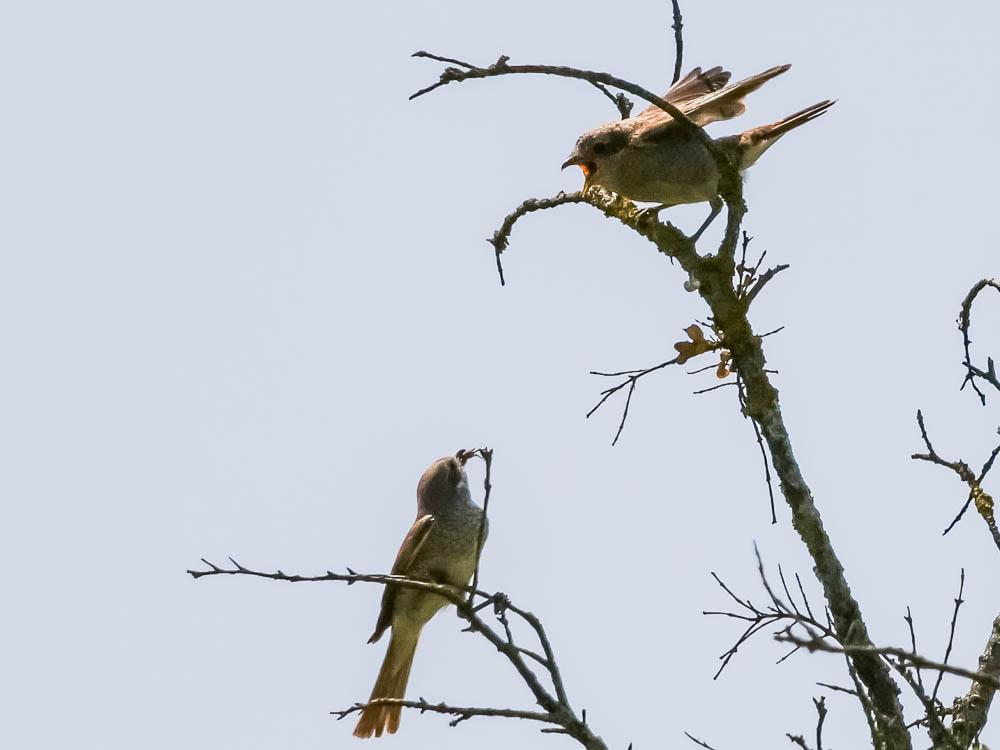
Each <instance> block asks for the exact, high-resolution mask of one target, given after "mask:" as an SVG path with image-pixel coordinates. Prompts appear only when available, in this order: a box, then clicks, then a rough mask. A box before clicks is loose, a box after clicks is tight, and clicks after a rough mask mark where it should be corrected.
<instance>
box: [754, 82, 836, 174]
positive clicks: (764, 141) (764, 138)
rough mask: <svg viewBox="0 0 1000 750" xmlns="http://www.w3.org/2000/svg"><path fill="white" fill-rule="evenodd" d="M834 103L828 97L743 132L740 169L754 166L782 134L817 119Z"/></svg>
mask: <svg viewBox="0 0 1000 750" xmlns="http://www.w3.org/2000/svg"><path fill="white" fill-rule="evenodd" d="M834 104H835V102H834V101H831V100H829V99H827V100H825V101H822V102H818V103H817V104H813V105H812V106H811V107H806V108H805V109H803V110H800V111H798V112H796V113H795V114H792V115H788V117H785V118H783V119H781V120H778V121H777V122H772V123H771V124H770V125H761V126H760V127H759V128H754V129H753V130H748V131H746V132H745V133H743V134H741V135H740V136H739V140H740V147H741V150H742V152H743V157H742V159H741V163H740V169H746V168H747V167H750V166H752V165H753V163H754V162H756V161H757V159H759V158H760V156H761V154H763V153H764V152H765V151H767V150H768V149H769V148H770V147H771V145H772V144H774V142H775V141H777V140H778V139H779V138H781V136H783V135H784V134H785V133H787V132H788V131H789V130H794V129H795V128H797V127H799V126H800V125H805V124H806V123H807V122H810V121H811V120H815V119H816V118H817V117H819V116H820V115H822V114H823V113H824V112H826V111H827V110H828V109H830V107H832V106H833V105H834Z"/></svg>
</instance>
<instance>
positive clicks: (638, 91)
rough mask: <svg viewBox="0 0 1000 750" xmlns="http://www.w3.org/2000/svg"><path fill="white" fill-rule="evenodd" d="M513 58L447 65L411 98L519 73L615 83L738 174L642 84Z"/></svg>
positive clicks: (436, 57) (676, 111)
mask: <svg viewBox="0 0 1000 750" xmlns="http://www.w3.org/2000/svg"><path fill="white" fill-rule="evenodd" d="M413 57H425V58H429V59H431V60H437V61H439V62H451V60H449V59H448V58H443V57H441V56H439V55H434V54H431V53H430V52H424V51H419V52H414V53H413ZM509 60H510V58H509V57H507V56H506V55H501V56H500V57H499V58H498V59H497V61H496V62H495V63H493V64H492V65H490V66H489V67H485V68H481V67H476V66H470V65H467V64H465V63H461V65H462V66H463V68H464V69H462V68H445V69H444V71H442V73H441V76H440V78H439V79H438V81H437V83H434V84H432V85H430V86H427V87H426V88H422V89H420V90H419V91H416V92H414V93H413V94H411V95H410V99H411V100H412V99H416V98H418V97H421V96H423V95H424V94H429V93H430V92H431V91H434V90H435V89H438V88H440V87H441V86H445V85H447V84H449V83H460V82H462V81H469V80H474V79H480V78H494V77H496V76H504V75H516V74H528V75H552V76H559V77H561V78H575V79H577V80H581V81H588V82H590V83H591V84H603V85H605V86H612V87H614V88H616V89H620V90H622V91H627V92H628V93H630V94H633V95H634V96H638V97H640V98H642V99H645V100H646V101H647V102H649V103H650V104H654V105H656V106H657V107H659V108H660V109H662V110H663V111H664V112H666V113H667V114H668V115H670V116H671V117H672V118H674V120H676V121H677V124H678V126H680V127H681V128H682V129H683V130H684V131H685V132H686V133H687V134H688V135H691V136H693V137H695V138H697V139H698V140H699V141H701V143H702V145H704V146H705V148H706V149H708V151H709V153H711V154H712V156H713V157H715V158H716V160H717V162H718V163H719V167H720V170H722V171H724V173H726V172H728V173H730V174H731V176H732V177H735V171H736V170H735V168H734V166H733V165H730V164H729V162H728V160H727V159H726V157H725V156H724V155H723V154H722V153H721V152H720V151H719V149H718V148H716V146H715V143H714V142H713V141H712V139H711V138H709V136H708V135H707V134H706V133H705V131H704V130H702V129H701V128H700V127H699V126H698V125H696V124H695V123H693V122H692V121H691V120H690V119H689V118H688V117H687V115H685V114H684V113H683V112H681V111H680V110H679V109H678V108H677V107H675V106H674V105H673V104H671V103H670V102H668V101H666V100H665V99H662V98H661V97H659V96H657V95H656V94H654V93H653V92H652V91H649V90H647V89H644V88H643V87H642V86H638V85H637V84H634V83H632V82H631V81H626V80H624V79H622V78H616V77H615V76H612V75H609V74H607V73H601V72H598V71H595V70H581V69H580V68H571V67H568V66H565V65H510V64H508V62H509Z"/></svg>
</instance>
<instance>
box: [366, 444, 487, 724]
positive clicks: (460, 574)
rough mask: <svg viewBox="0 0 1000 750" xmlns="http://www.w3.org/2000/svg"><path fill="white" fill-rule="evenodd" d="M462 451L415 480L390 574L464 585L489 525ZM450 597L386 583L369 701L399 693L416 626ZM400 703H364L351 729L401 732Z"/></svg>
mask: <svg viewBox="0 0 1000 750" xmlns="http://www.w3.org/2000/svg"><path fill="white" fill-rule="evenodd" d="M467 458H468V454H467V453H465V452H464V451H460V452H459V454H458V456H448V457H446V458H441V459H438V460H437V461H435V462H434V463H433V464H431V465H430V467H429V468H428V469H427V471H425V472H424V473H423V476H421V477H420V482H419V484H418V485H417V518H416V520H415V521H414V522H413V526H412V527H411V528H410V530H409V532H408V533H407V534H406V538H405V539H404V540H403V544H402V545H401V546H400V548H399V552H398V554H397V555H396V562H394V563H393V565H392V574H393V575H399V576H405V577H407V578H417V579H421V580H426V581H432V582H434V583H444V584H448V585H450V586H457V587H463V586H467V585H468V583H469V579H470V578H471V577H472V574H473V572H474V571H475V568H476V561H477V558H478V555H479V543H480V534H482V535H483V537H482V538H483V539H484V540H485V535H486V531H487V528H486V527H485V526H484V525H483V524H485V523H486V520H485V518H484V517H483V509H482V508H480V507H479V506H478V505H476V503H475V502H473V500H472V494H471V493H470V491H469V478H468V475H466V473H465V469H464V468H463V466H464V463H465V461H466V459H467ZM447 603H448V601H447V600H446V599H445V598H443V597H441V596H439V595H438V594H432V593H429V592H427V591H420V590H418V589H413V588H403V587H399V586H393V585H392V584H388V585H387V586H386V587H385V591H384V593H383V594H382V607H381V609H380V611H379V614H378V622H377V623H376V624H375V632H374V633H372V636H371V638H369V639H368V642H369V643H375V641H377V640H378V639H379V638H381V637H382V634H383V633H385V631H386V630H387V629H389V628H392V636H391V637H390V639H389V648H388V649H386V652H385V659H384V660H383V662H382V669H381V670H379V673H378V679H377V680H376V681H375V687H374V688H373V689H372V693H371V698H369V702H370V701H372V700H375V699H378V698H402V697H403V696H404V694H405V692H406V683H407V680H408V679H409V677H410V665H411V664H412V663H413V654H414V652H415V651H416V648H417V641H418V640H419V639H420V631H421V630H422V629H423V627H424V625H426V624H427V621H428V620H430V619H431V618H432V617H433V616H434V615H435V614H436V613H437V611H438V610H439V609H441V608H442V607H443V606H445V605H446V604H447ZM401 710H402V709H401V707H400V706H378V705H376V706H366V707H365V708H364V709H362V711H361V718H360V719H358V723H357V726H355V728H354V736H355V737H371V736H372V735H373V734H374V735H375V736H376V737H381V736H382V733H383V731H387V732H389V734H392V733H394V732H395V731H396V730H397V729H399V718H400V713H401Z"/></svg>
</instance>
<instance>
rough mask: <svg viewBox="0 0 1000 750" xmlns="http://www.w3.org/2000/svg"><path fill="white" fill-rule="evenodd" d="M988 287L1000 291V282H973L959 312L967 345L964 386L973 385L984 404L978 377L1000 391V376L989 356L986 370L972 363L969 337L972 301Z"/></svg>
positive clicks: (963, 343)
mask: <svg viewBox="0 0 1000 750" xmlns="http://www.w3.org/2000/svg"><path fill="white" fill-rule="evenodd" d="M987 287H990V288H993V289H995V290H997V291H998V292H1000V284H998V283H997V282H996V281H994V280H993V279H981V280H980V281H977V282H976V283H975V284H973V285H972V288H971V289H970V290H969V293H968V294H967V295H965V299H964V300H962V308H961V310H960V311H959V313H958V330H960V331H961V332H962V345H963V346H964V347H965V360H964V362H963V363H962V364H964V365H965V369H966V373H965V380H963V381H962V388H965V386H966V385H971V386H972V390H974V391H975V392H976V395H977V396H979V400H980V402H982V404H983V405H984V406H985V405H986V394H985V393H983V392H982V391H981V390H980V389H979V386H978V385H977V384H976V378H979V379H980V380H982V381H984V382H986V383H989V384H990V385H992V386H993V387H994V388H996V389H997V390H998V391H1000V378H997V372H996V368H995V367H994V365H993V359H992V358H987V360H986V369H985V370H982V369H980V368H978V367H976V366H975V365H973V364H972V354H971V353H970V351H969V350H970V347H971V345H972V339H971V338H970V337H969V329H970V328H971V327H972V303H973V302H975V301H976V297H978V296H979V293H980V292H981V291H983V290H984V289H986V288H987ZM960 390H961V389H960Z"/></svg>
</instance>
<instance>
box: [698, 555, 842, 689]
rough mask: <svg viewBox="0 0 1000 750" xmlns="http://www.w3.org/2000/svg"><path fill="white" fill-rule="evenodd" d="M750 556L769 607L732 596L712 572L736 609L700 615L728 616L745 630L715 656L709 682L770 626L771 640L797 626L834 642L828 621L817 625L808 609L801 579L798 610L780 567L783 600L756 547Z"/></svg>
mask: <svg viewBox="0 0 1000 750" xmlns="http://www.w3.org/2000/svg"><path fill="white" fill-rule="evenodd" d="M754 554H755V555H756V556H757V573H758V575H759V576H760V580H761V584H762V585H763V587H764V591H765V592H766V593H767V596H768V598H769V599H770V604H769V605H767V606H766V607H763V608H761V607H758V606H757V605H755V604H754V603H753V602H752V601H751V600H750V599H742V598H740V597H739V596H737V595H736V594H735V593H733V591H732V589H730V588H729V587H728V586H727V585H726V584H725V582H724V581H723V580H722V579H721V578H720V577H719V576H718V575H717V574H716V573H714V572H713V573H712V578H714V579H715V582H716V583H717V584H719V587H720V588H721V589H722V590H723V591H725V592H726V594H727V595H728V596H729V598H730V599H732V600H733V601H734V602H735V603H736V604H737V609H735V610H734V611H727V610H718V611H704V612H702V614H703V615H708V616H717V617H728V618H730V619H733V620H742V621H743V622H746V623H747V627H746V629H744V631H743V632H742V633H741V634H740V636H739V637H738V638H737V639H736V641H735V642H734V643H733V645H732V646H730V647H729V649H727V650H726V651H725V652H724V653H722V654H721V655H720V656H719V659H720V660H721V662H722V664H721V665H720V666H719V669H718V671H716V673H715V675H714V677H713V678H712V679H718V678H719V676H720V675H721V674H722V672H723V670H724V669H725V668H726V667H727V666H728V665H729V662H730V661H731V660H732V658H733V657H734V656H735V655H736V652H737V651H738V650H739V648H740V646H742V645H743V644H744V643H746V642H747V641H748V640H750V639H751V638H752V637H753V636H755V635H756V634H757V633H759V632H761V631H762V630H765V629H767V628H769V627H771V626H775V625H777V626H779V630H778V631H776V633H775V637H777V635H780V634H782V633H788V632H790V631H791V629H792V628H793V627H795V626H797V625H798V626H801V627H803V628H805V630H806V632H807V633H809V635H810V637H811V638H818V639H824V638H833V639H836V637H837V636H836V633H835V632H834V631H833V628H832V627H831V626H830V623H829V622H828V621H827V622H821V621H820V620H818V619H817V618H816V617H815V616H813V614H812V606H811V605H810V604H809V600H808V598H807V597H806V595H805V591H804V589H803V588H802V582H801V579H799V578H798V576H796V580H797V581H798V583H799V595H800V596H801V597H802V607H801V608H800V605H799V603H798V602H796V600H795V598H794V596H793V595H792V593H791V590H790V589H789V587H788V585H787V582H786V581H785V575H784V572H783V571H782V570H781V568H780V567H779V568H778V575H779V577H780V579H781V584H782V588H783V590H784V592H785V597H786V599H787V601H786V600H784V599H782V598H780V597H779V596H778V595H777V594H776V593H775V592H774V589H773V588H772V587H771V584H770V582H769V581H768V579H767V574H766V573H765V572H764V563H763V560H762V559H761V556H760V552H759V550H758V549H757V546H756V545H754ZM797 650H798V647H796V648H794V649H792V651H790V652H789V653H787V654H785V655H784V656H782V657H781V658H780V659H779V660H778V663H779V664H780V663H781V662H783V661H785V660H786V659H787V658H788V657H790V656H791V655H792V654H793V653H795V652H796V651H797Z"/></svg>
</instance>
